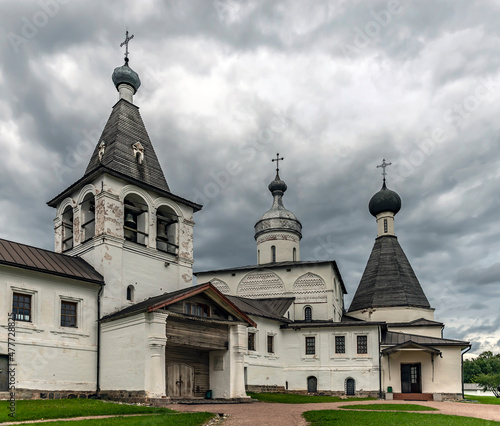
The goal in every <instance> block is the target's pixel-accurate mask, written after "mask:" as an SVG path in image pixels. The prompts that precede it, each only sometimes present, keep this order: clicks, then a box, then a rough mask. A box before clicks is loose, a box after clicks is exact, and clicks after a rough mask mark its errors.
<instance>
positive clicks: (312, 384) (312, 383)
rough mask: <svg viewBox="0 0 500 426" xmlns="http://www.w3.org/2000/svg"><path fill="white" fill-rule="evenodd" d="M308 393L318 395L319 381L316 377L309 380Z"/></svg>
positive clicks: (310, 377)
mask: <svg viewBox="0 0 500 426" xmlns="http://www.w3.org/2000/svg"><path fill="white" fill-rule="evenodd" d="M307 392H308V393H316V392H318V379H317V378H316V377H314V376H309V377H308V378H307Z"/></svg>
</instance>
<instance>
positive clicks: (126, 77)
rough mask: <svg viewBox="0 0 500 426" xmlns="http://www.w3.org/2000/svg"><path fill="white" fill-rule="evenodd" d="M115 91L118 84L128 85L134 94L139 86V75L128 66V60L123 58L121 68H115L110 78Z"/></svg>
mask: <svg viewBox="0 0 500 426" xmlns="http://www.w3.org/2000/svg"><path fill="white" fill-rule="evenodd" d="M111 78H112V80H113V83H114V84H115V87H116V89H117V90H118V86H119V85H120V84H128V85H129V86H132V87H133V88H134V94H135V93H136V92H137V90H139V87H140V86H141V80H140V78H139V75H138V74H137V73H136V72H135V71H134V70H133V69H132V68H130V67H129V66H128V58H125V64H124V65H122V66H121V67H116V68H115V70H114V71H113V75H112V76H111Z"/></svg>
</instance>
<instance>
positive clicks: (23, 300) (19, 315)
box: [12, 293, 31, 322]
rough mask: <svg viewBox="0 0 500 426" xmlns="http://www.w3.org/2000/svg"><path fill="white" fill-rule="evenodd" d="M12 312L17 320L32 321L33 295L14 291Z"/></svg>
mask: <svg viewBox="0 0 500 426" xmlns="http://www.w3.org/2000/svg"><path fill="white" fill-rule="evenodd" d="M13 296H14V297H13V301H12V313H13V314H14V315H15V319H16V321H26V322H31V295H30V294H21V293H14V295H13Z"/></svg>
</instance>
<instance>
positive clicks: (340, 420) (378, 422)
mask: <svg viewBox="0 0 500 426" xmlns="http://www.w3.org/2000/svg"><path fill="white" fill-rule="evenodd" d="M303 416H304V418H305V419H306V420H307V421H308V422H310V426H324V425H336V424H338V425H346V424H347V425H349V426H352V425H362V426H366V425H370V426H401V425H405V426H421V425H424V424H432V425H437V426H486V425H498V424H499V422H494V421H491V420H482V419H475V418H472V417H463V416H449V415H445V414H421V413H404V412H399V413H394V412H374V411H344V410H319V411H306V412H305V413H303Z"/></svg>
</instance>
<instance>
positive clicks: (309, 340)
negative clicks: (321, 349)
mask: <svg viewBox="0 0 500 426" xmlns="http://www.w3.org/2000/svg"><path fill="white" fill-rule="evenodd" d="M315 353H316V338H315V337H306V355H314V354H315Z"/></svg>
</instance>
